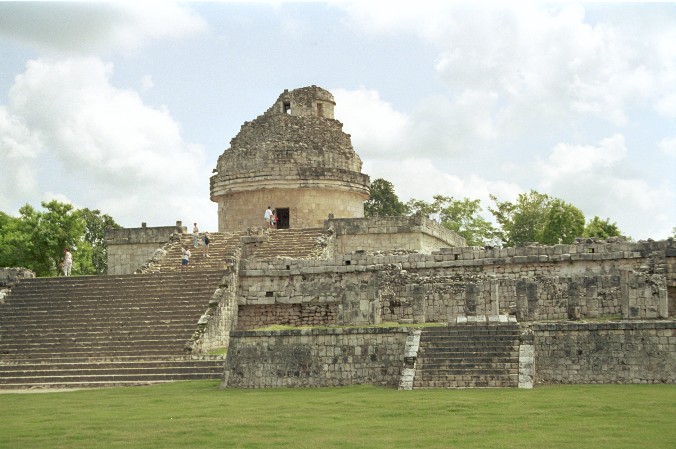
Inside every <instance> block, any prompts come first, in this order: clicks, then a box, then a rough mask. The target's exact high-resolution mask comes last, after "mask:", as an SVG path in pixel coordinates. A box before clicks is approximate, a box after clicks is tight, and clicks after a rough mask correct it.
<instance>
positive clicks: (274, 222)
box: [270, 209, 277, 228]
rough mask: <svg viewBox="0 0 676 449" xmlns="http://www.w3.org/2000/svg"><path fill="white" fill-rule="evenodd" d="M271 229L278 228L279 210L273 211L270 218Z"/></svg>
mask: <svg viewBox="0 0 676 449" xmlns="http://www.w3.org/2000/svg"><path fill="white" fill-rule="evenodd" d="M270 227H271V228H276V227H277V209H273V210H272V215H271V216H270Z"/></svg>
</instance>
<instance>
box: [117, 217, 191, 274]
mask: <svg viewBox="0 0 676 449" xmlns="http://www.w3.org/2000/svg"><path fill="white" fill-rule="evenodd" d="M186 232H187V229H186V227H185V226H183V225H182V223H181V222H180V221H177V222H176V226H159V227H150V228H149V227H146V225H145V223H143V225H142V226H141V227H140V228H122V229H106V232H105V241H106V248H107V250H108V274H131V273H134V272H135V271H136V270H137V269H138V268H140V267H141V266H142V265H143V264H144V263H146V262H148V260H149V259H151V258H152V257H153V256H155V255H156V252H157V251H158V249H159V248H160V247H161V246H163V245H164V244H165V243H167V242H168V241H169V240H170V238H171V236H172V235H173V234H175V233H178V234H184V233H186Z"/></svg>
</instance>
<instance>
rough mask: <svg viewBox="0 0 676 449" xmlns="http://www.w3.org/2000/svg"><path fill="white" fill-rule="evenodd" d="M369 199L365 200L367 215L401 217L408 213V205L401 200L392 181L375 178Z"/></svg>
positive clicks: (365, 213)
mask: <svg viewBox="0 0 676 449" xmlns="http://www.w3.org/2000/svg"><path fill="white" fill-rule="evenodd" d="M369 194H370V196H369V199H368V200H366V202H364V215H365V216H366V217H399V216H402V215H406V213H407V212H408V210H407V209H406V205H405V204H404V203H402V202H401V201H399V197H397V195H396V194H395V193H394V186H393V185H392V183H391V182H390V181H387V180H385V179H382V178H378V179H375V180H373V182H372V183H371V187H370V189H369Z"/></svg>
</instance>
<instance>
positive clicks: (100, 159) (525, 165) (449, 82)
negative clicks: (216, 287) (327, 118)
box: [0, 1, 676, 240]
mask: <svg viewBox="0 0 676 449" xmlns="http://www.w3.org/2000/svg"><path fill="white" fill-rule="evenodd" d="M0 61H1V62H0V167H2V170H1V175H0V210H2V211H4V212H8V213H12V214H14V213H16V212H17V211H18V209H19V207H21V206H22V205H23V204H25V203H30V204H32V205H38V204H39V202H40V201H44V200H49V199H52V198H56V199H59V200H61V201H68V202H72V203H73V204H74V205H75V206H76V207H89V208H99V209H101V210H102V211H103V212H105V213H108V214H110V215H112V216H113V217H114V218H115V219H116V220H117V221H118V222H119V223H120V224H122V225H123V226H128V227H135V226H139V225H140V223H141V222H146V223H148V225H149V226H160V225H167V224H173V223H174V222H175V221H176V220H182V221H183V222H184V223H192V222H194V221H197V222H198V223H201V224H202V228H203V229H212V230H215V229H216V227H217V226H216V220H217V219H216V206H215V204H214V203H212V202H210V200H209V176H210V174H211V170H212V169H213V168H214V167H215V166H216V160H217V158H218V156H219V155H220V154H221V153H222V152H223V151H224V150H226V149H227V148H228V146H229V142H230V139H232V138H233V137H234V136H235V135H236V133H237V132H238V131H239V128H240V126H241V125H242V123H244V122H245V121H248V120H252V119H254V118H255V117H256V116H257V115H259V114H261V113H263V112H264V111H265V110H266V109H267V108H268V107H270V105H272V103H273V102H274V101H275V100H276V99H277V97H278V96H279V94H280V93H281V92H282V91H283V90H284V89H294V88H298V87H304V86H308V85H312V84H314V85H318V86H321V87H323V88H325V89H328V90H330V91H331V92H332V93H333V94H334V97H335V99H336V102H337V106H336V118H337V119H339V120H340V121H341V122H343V123H344V130H345V131H346V132H348V133H350V134H351V135H352V143H353V146H354V148H355V150H356V151H357V153H358V154H359V155H360V156H361V158H362V160H363V161H364V169H363V171H364V172H365V173H367V174H369V175H370V176H371V179H375V178H380V177H382V178H385V179H388V180H389V181H391V182H392V183H393V184H394V186H395V189H396V192H397V194H398V195H399V197H400V198H401V199H402V200H404V201H406V200H408V199H410V198H417V199H425V200H430V199H431V197H432V195H434V194H443V195H448V196H453V197H456V198H464V197H468V198H473V199H474V198H478V199H481V200H482V205H483V206H484V208H487V207H488V206H491V205H492V203H491V201H490V200H489V197H488V195H489V194H494V195H496V196H497V197H498V198H499V199H500V200H513V199H514V198H515V197H516V195H518V194H519V193H521V192H526V191H528V190H529V189H535V190H537V191H539V192H541V193H547V194H549V195H552V196H555V197H558V198H561V199H563V200H565V201H567V202H570V203H572V204H574V205H576V206H577V207H579V208H580V209H582V211H583V212H584V213H585V216H586V217H587V218H588V219H590V218H592V217H593V216H595V215H598V216H600V217H601V218H610V220H611V221H614V222H617V224H618V226H619V227H620V229H621V230H622V231H624V233H625V234H628V235H630V236H631V237H633V238H635V239H637V240H638V239H646V238H654V239H662V238H666V237H668V236H669V235H670V234H671V230H672V228H674V227H675V226H676V3H673V2H670V3H635V4H628V3H589V4H588V3H570V2H564V3H537V2H535V3H528V2H518V3H516V2H515V3H506V4H505V3H502V4H501V3H492V2H447V1H446V2H435V1H430V2H415V3H413V2H409V3H406V2H378V1H372V2H365V1H356V2H344V1H343V2H302V3H287V2H280V1H276V2H270V3H268V2H255V3H231V2H198V3H180V4H171V3H167V2H162V3H159V2H158V3H142V4H141V5H136V4H134V3H133V2H117V3H87V2H80V3H60V2H51V3H32V2H19V3H14V2H11V3H7V2H0Z"/></svg>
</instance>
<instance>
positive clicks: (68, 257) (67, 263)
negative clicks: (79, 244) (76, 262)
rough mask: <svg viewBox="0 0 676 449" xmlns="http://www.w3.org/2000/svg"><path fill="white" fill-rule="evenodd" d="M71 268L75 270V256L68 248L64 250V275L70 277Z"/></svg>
mask: <svg viewBox="0 0 676 449" xmlns="http://www.w3.org/2000/svg"><path fill="white" fill-rule="evenodd" d="M71 268H73V255H72V254H71V253H70V251H69V250H68V248H66V249H64V250H63V275H64V276H70V270H71Z"/></svg>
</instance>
